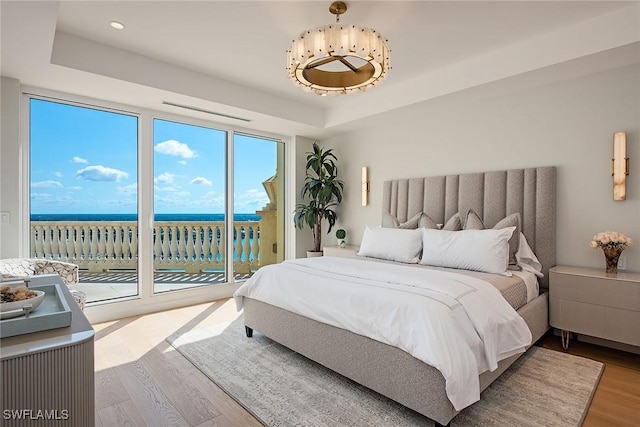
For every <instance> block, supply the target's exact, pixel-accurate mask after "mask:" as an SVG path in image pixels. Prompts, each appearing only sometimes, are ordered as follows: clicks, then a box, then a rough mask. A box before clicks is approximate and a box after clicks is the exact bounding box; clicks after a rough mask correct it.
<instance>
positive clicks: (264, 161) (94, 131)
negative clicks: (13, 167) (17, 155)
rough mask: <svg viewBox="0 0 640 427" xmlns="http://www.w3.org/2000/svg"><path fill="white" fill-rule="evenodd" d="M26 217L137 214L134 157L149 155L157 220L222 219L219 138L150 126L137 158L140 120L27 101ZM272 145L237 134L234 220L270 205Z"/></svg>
mask: <svg viewBox="0 0 640 427" xmlns="http://www.w3.org/2000/svg"><path fill="white" fill-rule="evenodd" d="M30 105H31V123H30V148H31V149H30V166H31V183H30V185H31V213H33V214H47V213H135V212H136V211H137V201H136V198H137V178H138V177H137V175H138V166H137V158H138V155H147V156H150V155H152V156H153V160H154V171H153V175H154V211H155V213H223V212H224V189H225V182H224V178H225V170H224V165H225V157H224V156H225V138H226V133H225V132H224V131H220V130H215V129H210V128H203V127H198V126H191V125H185V124H181V123H175V122H170V121H165V120H159V119H155V120H154V135H153V153H151V152H148V153H139V151H138V143H137V135H138V131H137V127H138V118H137V117H135V116H128V115H124V114H118V113H111V112H105V111H100V110H93V109H89V108H82V107H76V106H70V105H65V104H60V103H55V102H49V101H43V100H35V99H34V100H31V104H30ZM276 149H277V143H276V142H274V141H270V140H263V139H258V138H254V137H247V136H242V135H236V137H235V141H234V157H235V182H234V186H235V195H234V209H235V212H236V213H254V212H255V211H256V210H259V209H261V208H262V207H263V206H264V205H266V204H267V202H268V197H267V195H266V193H265V191H264V188H263V187H262V181H264V180H266V179H267V178H269V177H271V176H273V175H274V174H275V171H276Z"/></svg>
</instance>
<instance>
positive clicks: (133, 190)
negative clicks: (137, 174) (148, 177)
mask: <svg viewBox="0 0 640 427" xmlns="http://www.w3.org/2000/svg"><path fill="white" fill-rule="evenodd" d="M118 191H119V192H120V193H122V194H129V195H135V194H137V193H138V184H137V183H136V182H134V183H133V184H129V185H125V186H124V187H118Z"/></svg>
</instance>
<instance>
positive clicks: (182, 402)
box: [94, 300, 640, 427]
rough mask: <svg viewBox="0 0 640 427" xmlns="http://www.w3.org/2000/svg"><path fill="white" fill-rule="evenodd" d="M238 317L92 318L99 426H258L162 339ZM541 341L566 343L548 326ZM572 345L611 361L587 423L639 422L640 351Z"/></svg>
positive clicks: (223, 311)
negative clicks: (94, 321)
mask: <svg viewBox="0 0 640 427" xmlns="http://www.w3.org/2000/svg"><path fill="white" fill-rule="evenodd" d="M237 317H238V313H237V312H236V309H235V303H234V302H233V300H221V301H216V302H213V303H208V304H201V305H196V306H192V307H186V308H181V309H176V310H169V311H164V312H160V313H155V314H149V315H144V316H136V317H130V318H126V319H122V320H118V321H113V322H107V323H101V324H96V325H94V328H95V330H96V343H95V370H96V377H95V378H96V426H98V427H100V426H104V427H116V426H118V427H119V426H150V427H164V426H191V427H196V426H197V427H205V426H207V427H210V426H219V427H229V426H243V427H244V426H261V424H260V423H259V422H258V421H256V420H255V419H254V418H253V417H252V416H251V415H250V414H249V413H247V412H246V411H245V410H244V409H243V408H242V407H241V406H240V405H239V404H237V403H236V402H235V401H234V400H233V399H231V398H230V397H229V396H227V395H226V394H225V393H224V392H223V391H222V390H220V389H219V388H218V387H217V386H216V385H215V384H213V383H212V382H211V381H210V380H209V379H208V378H207V377H206V376H205V375H204V374H202V373H201V372H200V371H199V370H198V369H197V368H195V367H194V366H193V365H192V364H191V363H190V362H189V361H188V360H187V359H185V358H184V357H183V356H182V355H181V354H180V353H179V352H177V351H176V350H175V349H174V348H173V347H171V345H169V343H167V342H166V341H165V339H166V338H167V337H168V336H169V335H171V334H172V333H174V332H176V331H180V332H187V331H190V330H193V329H196V328H200V327H206V326H210V325H215V324H219V323H224V322H228V321H231V320H233V319H235V318H237ZM539 344H540V345H542V346H544V347H547V348H551V349H555V350H558V351H562V350H561V346H560V338H559V337H555V336H553V335H550V334H548V335H547V336H545V337H543V339H542V340H541V341H540V343H539ZM569 353H572V354H577V355H581V356H585V357H589V358H592V359H595V360H599V361H602V362H603V363H605V364H606V368H605V370H604V374H603V376H602V379H601V380H600V384H599V386H598V389H597V391H596V394H595V397H594V399H593V402H592V404H591V407H590V409H589V413H588V414H587V418H586V421H585V424H584V425H585V427H593V426H607V427H608V426H630V427H631V426H634V427H637V426H640V356H638V355H633V354H631V353H625V352H620V351H616V350H610V349H606V348H604V347H599V346H595V345H591V344H586V343H575V342H572V343H571V347H570V351H569Z"/></svg>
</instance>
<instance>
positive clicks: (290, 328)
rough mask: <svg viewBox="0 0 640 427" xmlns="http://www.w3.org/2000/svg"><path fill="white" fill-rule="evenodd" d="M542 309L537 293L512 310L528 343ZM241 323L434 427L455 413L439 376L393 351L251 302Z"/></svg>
mask: <svg viewBox="0 0 640 427" xmlns="http://www.w3.org/2000/svg"><path fill="white" fill-rule="evenodd" d="M548 305H549V304H548V294H547V293H543V294H542V295H540V296H539V297H538V298H536V299H534V300H533V301H531V302H530V303H528V304H527V305H525V306H523V307H522V308H520V309H519V310H518V313H519V314H520V315H521V316H522V318H523V319H524V320H525V321H526V322H527V325H528V326H529V329H530V330H531V333H532V335H533V342H535V341H537V340H538V339H539V338H540V337H541V336H542V335H544V333H545V332H546V331H547V330H548V329H549V318H548ZM244 322H245V325H246V326H247V327H249V328H251V329H254V330H256V331H259V332H261V333H263V334H265V335H266V336H268V337H269V338H271V339H273V340H274V341H276V342H278V343H280V344H282V345H284V346H286V347H288V348H290V349H292V350H294V351H296V352H297V353H300V354H302V355H303V356H305V357H307V358H309V359H311V360H313V361H315V362H317V363H320V364H321V365H324V366H326V367H327V368H329V369H331V370H333V371H335V372H337V373H339V374H341V375H344V376H345V377H347V378H350V379H352V380H353V381H355V382H357V383H359V384H362V385H364V386H366V387H368V388H370V389H372V390H374V391H376V392H378V393H380V394H382V395H384V396H386V397H388V398H390V399H392V400H395V401H396V402H398V403H401V404H402V405H404V406H406V407H408V408H411V409H413V410H414V411H416V412H419V413H420V414H422V415H425V416H426V417H428V418H430V419H432V420H434V421H437V422H438V423H440V424H443V425H446V424H448V423H449V421H451V419H452V418H453V417H454V416H455V415H456V414H457V413H458V411H456V410H455V409H454V407H453V406H452V405H451V402H450V401H449V399H448V398H447V395H446V393H445V380H444V377H443V376H442V374H441V373H440V371H438V370H437V369H435V368H434V367H432V366H430V365H427V364H426V363H424V362H422V361H420V360H418V359H416V358H414V357H413V356H411V355H410V354H409V353H407V352H405V351H403V350H400V349H398V348H396V347H392V346H390V345H387V344H383V343H381V342H378V341H374V340H372V339H370V338H367V337H364V336H362V335H357V334H355V333H353V332H349V331H347V330H344V329H340V328H336V327H334V326H330V325H326V324H324V323H320V322H317V321H315V320H311V319H309V318H307V317H304V316H301V315H298V314H295V313H292V312H290V311H287V310H283V309H281V308H278V307H275V306H273V305H270V304H266V303H264V302H261V301H257V300H254V299H251V298H244ZM519 356H520V355H516V356H512V357H510V358H508V359H505V360H503V361H501V362H500V363H499V364H498V369H497V370H495V371H494V372H485V373H483V374H481V375H480V388H481V390H484V389H485V388H487V387H488V386H489V385H490V384H491V383H492V382H493V381H494V380H495V379H496V378H497V377H498V376H500V374H501V373H502V372H504V371H505V370H506V369H507V368H508V367H509V366H510V365H511V364H512V363H513V362H515V361H516V359H517V358H518V357H519Z"/></svg>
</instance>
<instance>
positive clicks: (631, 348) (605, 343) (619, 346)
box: [553, 329, 640, 354]
mask: <svg viewBox="0 0 640 427" xmlns="http://www.w3.org/2000/svg"><path fill="white" fill-rule="evenodd" d="M553 334H554V335H556V336H560V330H559V329H554V330H553ZM570 334H571V340H578V341H582V342H586V343H589V344H596V345H600V346H602V347H608V348H613V349H616V350H622V351H626V352H629V353H634V354H640V347H637V346H635V345H630V344H625V343H621V342H615V341H610V340H605V339H603V338H596V337H591V336H589V335H583V334H578V333H575V332H571V333H570ZM569 346H571V344H569Z"/></svg>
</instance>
